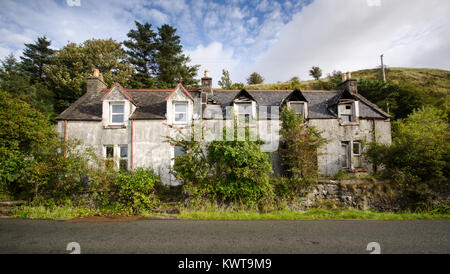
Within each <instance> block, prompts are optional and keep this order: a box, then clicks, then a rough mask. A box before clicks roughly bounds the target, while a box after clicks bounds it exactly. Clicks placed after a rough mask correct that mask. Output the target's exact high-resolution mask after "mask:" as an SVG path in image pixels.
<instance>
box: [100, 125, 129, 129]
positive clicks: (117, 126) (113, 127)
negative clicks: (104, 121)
mask: <svg viewBox="0 0 450 274" xmlns="http://www.w3.org/2000/svg"><path fill="white" fill-rule="evenodd" d="M103 128H104V129H119V128H127V126H126V125H107V126H103Z"/></svg>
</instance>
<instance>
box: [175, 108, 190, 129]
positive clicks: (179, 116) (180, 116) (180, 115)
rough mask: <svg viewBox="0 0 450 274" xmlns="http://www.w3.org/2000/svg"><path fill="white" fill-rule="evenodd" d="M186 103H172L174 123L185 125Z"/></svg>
mask: <svg viewBox="0 0 450 274" xmlns="http://www.w3.org/2000/svg"><path fill="white" fill-rule="evenodd" d="M187 109H188V106H187V103H174V117H175V118H174V123H176V124H185V123H187Z"/></svg>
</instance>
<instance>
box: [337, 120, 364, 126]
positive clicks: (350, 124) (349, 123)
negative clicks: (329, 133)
mask: <svg viewBox="0 0 450 274" xmlns="http://www.w3.org/2000/svg"><path fill="white" fill-rule="evenodd" d="M339 125H341V126H358V125H359V122H342V121H339Z"/></svg>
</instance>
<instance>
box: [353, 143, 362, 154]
mask: <svg viewBox="0 0 450 274" xmlns="http://www.w3.org/2000/svg"><path fill="white" fill-rule="evenodd" d="M353 155H361V143H360V142H359V141H354V142H353Z"/></svg>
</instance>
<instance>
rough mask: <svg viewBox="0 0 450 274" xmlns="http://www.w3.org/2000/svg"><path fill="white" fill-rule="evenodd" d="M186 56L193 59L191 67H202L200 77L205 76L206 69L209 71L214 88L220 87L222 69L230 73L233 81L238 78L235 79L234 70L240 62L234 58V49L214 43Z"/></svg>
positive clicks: (198, 47)
mask: <svg viewBox="0 0 450 274" xmlns="http://www.w3.org/2000/svg"><path fill="white" fill-rule="evenodd" d="M186 54H187V55H189V57H190V58H191V65H200V68H199V77H202V76H203V72H204V71H205V69H208V70H209V72H210V77H212V79H213V87H217V86H218V84H217V81H218V80H220V78H221V77H222V69H226V70H228V71H229V72H230V74H231V75H230V76H231V79H232V80H233V79H235V78H236V77H233V70H234V69H235V67H236V65H237V64H238V63H239V60H238V59H237V58H235V57H233V50H232V49H224V47H223V45H222V44H221V43H219V42H213V43H211V44H209V45H207V46H206V47H205V46H203V45H199V46H197V48H196V49H194V50H192V51H186ZM233 82H235V81H233Z"/></svg>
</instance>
